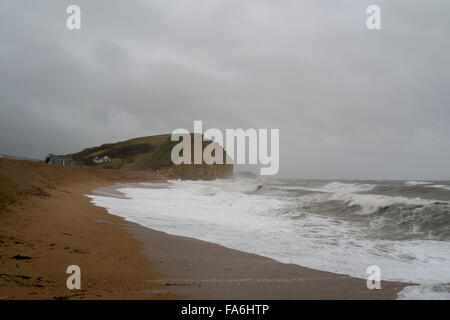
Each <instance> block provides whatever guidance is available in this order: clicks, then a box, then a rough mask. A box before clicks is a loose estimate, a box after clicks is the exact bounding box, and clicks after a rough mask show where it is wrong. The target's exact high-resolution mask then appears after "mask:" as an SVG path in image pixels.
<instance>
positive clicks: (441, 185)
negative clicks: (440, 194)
mask: <svg viewBox="0 0 450 320" xmlns="http://www.w3.org/2000/svg"><path fill="white" fill-rule="evenodd" d="M427 187H432V188H438V189H444V190H450V186H449V185H445V184H434V185H432V186H427Z"/></svg>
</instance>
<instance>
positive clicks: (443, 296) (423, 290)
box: [397, 284, 450, 300]
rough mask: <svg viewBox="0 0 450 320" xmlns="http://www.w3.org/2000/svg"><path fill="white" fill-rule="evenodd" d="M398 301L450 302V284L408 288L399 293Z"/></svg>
mask: <svg viewBox="0 0 450 320" xmlns="http://www.w3.org/2000/svg"><path fill="white" fill-rule="evenodd" d="M397 299H398V300H450V284H443V285H421V286H408V287H405V288H404V289H403V290H402V291H400V292H399V293H398V298H397Z"/></svg>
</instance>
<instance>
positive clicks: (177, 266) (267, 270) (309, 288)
mask: <svg viewBox="0 0 450 320" xmlns="http://www.w3.org/2000/svg"><path fill="white" fill-rule="evenodd" d="M123 186H124V185H121V186H108V187H106V188H102V190H103V191H106V193H107V194H114V193H116V194H117V193H120V192H119V191H117V190H114V189H116V188H119V187H123ZM128 186H129V185H128ZM97 191H98V190H93V191H92V193H91V194H97V195H98V192H97ZM118 196H120V194H119V195H118ZM105 210H106V209H105ZM111 215H113V216H115V215H114V214H111ZM126 229H127V230H128V232H130V233H131V234H132V236H133V237H134V238H135V239H137V240H139V241H141V242H142V243H143V253H144V255H145V256H147V258H148V259H149V260H150V261H152V262H153V267H154V269H155V270H156V271H157V272H158V273H160V274H161V275H162V276H163V277H162V278H160V279H157V280H151V281H148V283H151V284H163V285H165V286H166V287H167V288H168V292H170V293H172V294H174V295H177V296H178V297H179V298H187V299H213V300H215V299H274V300H276V299H396V298H397V294H398V292H400V291H401V290H402V289H403V288H404V287H405V286H408V285H411V284H408V283H403V282H394V281H382V282H381V287H382V289H381V290H369V289H367V286H366V279H358V278H354V277H351V276H349V275H345V274H337V273H332V272H327V271H321V270H316V269H312V268H307V267H302V266H299V265H295V264H286V263H281V262H278V261H276V260H273V259H271V258H268V257H263V256H260V255H257V254H252V253H247V252H244V251H240V250H235V249H230V248H227V247H224V246H222V245H219V244H215V243H211V242H207V241H203V240H198V239H194V238H189V237H184V236H178V235H172V234H168V233H166V232H162V231H158V230H155V229H152V228H149V227H146V226H142V225H140V224H137V223H133V222H129V224H128V225H127V226H126Z"/></svg>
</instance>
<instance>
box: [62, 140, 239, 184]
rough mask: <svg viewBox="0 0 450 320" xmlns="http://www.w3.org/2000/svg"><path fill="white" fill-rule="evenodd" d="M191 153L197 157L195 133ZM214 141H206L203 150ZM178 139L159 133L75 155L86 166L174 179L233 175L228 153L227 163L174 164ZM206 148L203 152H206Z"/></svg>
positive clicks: (222, 177)
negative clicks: (155, 173) (99, 159)
mask: <svg viewBox="0 0 450 320" xmlns="http://www.w3.org/2000/svg"><path fill="white" fill-rule="evenodd" d="M191 141H192V148H191V155H192V161H191V163H193V162H194V161H193V160H194V159H193V156H194V149H193V145H194V143H193V142H194V135H193V134H191ZM210 143H212V142H211V141H203V143H202V149H203V150H204V148H205V147H206V146H208V145H209V144H210ZM177 144H178V142H177V141H171V135H170V134H165V135H157V136H149V137H142V138H134V139H130V140H126V141H120V142H116V143H108V144H104V145H101V146H99V147H92V148H87V149H84V150H83V151H81V152H78V153H75V154H71V155H70V156H72V157H73V158H74V159H76V161H77V162H78V163H80V164H81V165H84V166H89V167H95V168H102V169H127V170H136V171H159V172H160V173H162V174H164V175H166V176H167V177H169V178H172V179H178V178H179V179H192V180H199V179H200V180H212V179H228V178H232V177H233V165H232V164H225V163H226V161H225V159H226V157H227V155H226V153H225V151H224V152H223V157H224V158H223V159H224V160H223V163H224V164H211V165H208V164H206V163H204V162H203V163H202V164H180V165H174V164H173V163H172V159H171V153H172V149H173V147H174V146H175V145H177ZM203 150H202V151H203ZM103 156H108V157H109V158H111V160H112V161H111V162H109V163H103V164H97V163H94V162H93V159H94V158H95V157H103Z"/></svg>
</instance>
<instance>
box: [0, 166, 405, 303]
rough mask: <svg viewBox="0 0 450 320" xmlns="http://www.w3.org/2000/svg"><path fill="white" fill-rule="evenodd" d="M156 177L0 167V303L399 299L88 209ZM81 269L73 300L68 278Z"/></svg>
mask: <svg viewBox="0 0 450 320" xmlns="http://www.w3.org/2000/svg"><path fill="white" fill-rule="evenodd" d="M161 179H162V177H160V176H158V175H156V174H153V173H150V172H133V171H122V170H98V169H97V170H96V169H87V168H78V167H56V166H48V165H46V164H41V163H32V162H28V161H14V160H7V159H0V185H1V188H0V194H1V202H0V299H174V298H175V299H394V298H395V297H396V294H397V293H398V292H399V291H400V290H401V289H402V288H403V287H404V285H405V284H402V283H395V282H384V281H383V282H382V289H381V290H368V289H367V287H366V280H362V279H355V278H352V277H349V276H346V275H338V274H334V273H329V272H322V271H317V270H313V269H309V268H304V267H300V266H297V265H292V264H283V263H279V262H276V261H274V260H272V259H269V258H265V257H261V256H257V255H254V254H248V253H244V252H240V251H237V250H232V249H228V248H225V247H222V246H220V245H216V244H212V243H207V242H204V241H199V240H195V239H190V238H185V237H179V236H173V235H169V234H166V233H163V232H158V231H154V230H151V229H148V228H144V227H142V226H139V225H137V224H134V223H130V222H127V221H125V220H123V219H122V218H119V217H116V216H113V215H110V214H108V213H107V211H106V210H105V209H103V208H100V207H96V206H94V205H93V204H91V202H90V199H89V198H87V197H86V196H85V195H86V194H91V193H92V192H93V190H96V189H98V188H100V187H107V186H114V185H115V184H117V183H133V182H140V181H146V182H151V181H153V182H158V181H161ZM73 264H75V265H78V266H80V268H81V279H82V280H81V281H82V289H81V290H73V291H71V290H68V289H67V287H66V279H67V277H68V276H69V275H68V274H66V268H67V266H69V265H73Z"/></svg>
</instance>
